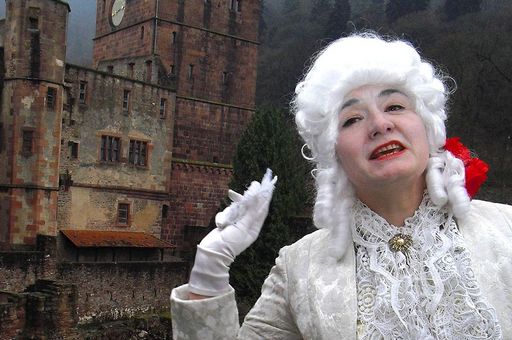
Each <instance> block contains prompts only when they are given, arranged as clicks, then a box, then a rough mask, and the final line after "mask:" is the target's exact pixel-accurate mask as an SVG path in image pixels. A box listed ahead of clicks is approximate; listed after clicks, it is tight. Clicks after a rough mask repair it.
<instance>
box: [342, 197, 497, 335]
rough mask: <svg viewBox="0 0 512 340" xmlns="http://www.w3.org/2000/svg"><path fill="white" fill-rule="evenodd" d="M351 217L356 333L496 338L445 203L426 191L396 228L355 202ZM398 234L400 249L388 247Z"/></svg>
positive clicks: (489, 313)
mask: <svg viewBox="0 0 512 340" xmlns="http://www.w3.org/2000/svg"><path fill="white" fill-rule="evenodd" d="M353 216H354V223H353V224H352V235H353V240H354V243H355V245H356V250H357V257H356V261H357V262H356V265H357V292H358V307H359V308H358V319H359V321H360V324H361V328H360V332H359V335H360V337H361V338H363V339H374V338H379V339H380V338H384V339H501V330H500V327H499V325H498V323H497V318H496V314H495V311H494V309H493V308H492V307H490V306H489V305H488V304H487V303H486V302H485V301H484V300H483V298H482V297H481V295H480V289H479V287H478V283H477V282H476V278H475V276H474V274H473V271H472V269H471V259H470V254H469V251H467V250H466V248H465V246H464V242H463V239H462V237H461V236H460V234H459V233H458V230H457V226H456V223H455V221H454V220H453V218H452V216H451V214H449V213H448V211H447V209H445V208H438V207H436V206H435V205H434V204H433V203H432V201H431V200H430V198H429V196H428V194H426V193H425V194H424V196H423V200H422V202H421V204H420V206H419V208H418V210H417V211H416V212H415V214H414V215H413V216H412V217H410V218H408V219H406V220H405V223H404V226H403V227H400V228H397V227H395V226H393V225H391V224H389V223H388V222H387V221H386V220H385V219H383V218H382V217H381V216H379V215H377V214H376V213H375V212H373V211H372V210H371V209H369V208H368V207H367V206H366V205H364V204H363V203H361V202H360V201H357V202H356V203H355V204H354V207H353ZM399 233H400V234H402V235H401V236H400V238H402V239H404V240H408V239H409V238H410V240H411V241H412V244H410V245H409V247H408V248H407V249H406V250H405V249H404V248H401V250H398V251H397V250H396V249H393V247H390V240H391V239H392V238H393V237H394V236H395V235H397V234H399Z"/></svg>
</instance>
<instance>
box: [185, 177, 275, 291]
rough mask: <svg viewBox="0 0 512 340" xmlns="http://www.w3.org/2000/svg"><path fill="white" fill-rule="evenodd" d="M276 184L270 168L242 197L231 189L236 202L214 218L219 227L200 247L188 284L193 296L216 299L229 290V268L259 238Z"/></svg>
mask: <svg viewBox="0 0 512 340" xmlns="http://www.w3.org/2000/svg"><path fill="white" fill-rule="evenodd" d="M276 181H277V176H275V177H274V178H272V170H270V169H267V172H266V173H265V175H264V176H263V178H262V180H261V184H260V183H259V182H256V181H254V182H252V183H251V185H250V186H249V188H248V189H247V190H246V191H245V192H244V194H243V195H240V194H239V193H236V192H234V191H232V190H229V192H228V196H229V198H230V199H231V200H232V201H233V202H232V203H231V205H230V206H228V207H227V208H226V209H224V210H223V211H222V212H220V213H218V214H217V215H216V216H215V224H216V225H217V228H215V229H213V230H212V231H211V232H210V233H209V234H208V235H206V236H205V238H204V239H203V240H202V241H201V243H200V244H199V245H198V246H197V252H196V259H195V262H194V267H192V272H191V273H190V279H189V283H188V285H189V291H190V292H191V293H195V294H200V295H205V296H217V295H220V294H223V293H225V292H227V291H229V289H230V287H229V266H230V265H231V263H233V261H234V260H235V257H236V256H238V255H239V254H240V253H241V252H243V251H244V250H245V249H247V248H248V247H249V246H250V245H251V244H252V243H253V242H254V241H255V240H256V238H258V234H259V233H260V230H261V227H262V226H263V222H264V221H265V218H266V217H267V214H268V207H269V205H270V200H271V199H272V192H273V191H274V185H275V183H276Z"/></svg>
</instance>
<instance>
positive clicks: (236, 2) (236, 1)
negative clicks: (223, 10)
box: [229, 0, 242, 12]
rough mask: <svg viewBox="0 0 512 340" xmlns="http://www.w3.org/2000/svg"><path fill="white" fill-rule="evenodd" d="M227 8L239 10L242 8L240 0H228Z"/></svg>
mask: <svg viewBox="0 0 512 340" xmlns="http://www.w3.org/2000/svg"><path fill="white" fill-rule="evenodd" d="M229 2H230V5H229V9H230V10H232V11H236V12H240V11H241V10H242V3H241V0H230V1H229Z"/></svg>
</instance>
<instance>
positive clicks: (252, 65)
mask: <svg viewBox="0 0 512 340" xmlns="http://www.w3.org/2000/svg"><path fill="white" fill-rule="evenodd" d="M260 6H261V4H260V1H259V0H251V1H248V0H246V1H244V0H238V1H237V0H187V1H182V0H168V1H162V0H145V1H139V0H98V1H97V17H96V36H95V38H94V51H93V65H92V67H91V68H85V67H81V66H77V65H71V64H69V63H66V62H65V52H66V50H65V49H66V47H65V38H66V25H67V17H68V12H69V10H70V8H69V5H68V4H67V3H66V2H65V1H59V0H20V1H13V0H7V1H6V13H7V15H6V19H5V22H4V23H3V54H4V58H3V60H4V63H3V65H2V66H3V69H1V70H0V72H2V74H1V76H2V82H1V86H2V98H1V108H2V109H1V116H0V163H1V164H5V165H6V166H5V167H3V169H2V171H1V172H0V244H3V245H4V247H5V246H6V245H11V246H13V245H14V246H18V245H19V246H23V245H33V244H35V239H36V235H37V234H45V235H58V234H59V230H67V229H73V230H75V229H79V230H94V231H99V230H109V231H137V232H145V233H148V234H151V235H154V236H156V237H157V238H159V239H163V240H165V241H168V242H169V243H170V244H172V245H173V246H174V247H175V250H177V251H178V253H182V252H187V251H189V250H190V249H191V248H192V247H193V246H194V245H195V242H196V238H195V237H194V235H195V234H197V233H199V234H202V233H203V232H204V229H205V227H207V226H208V224H209V222H210V221H211V218H212V216H213V215H214V214H215V212H216V210H217V208H218V204H219V202H220V201H221V200H222V198H223V197H225V193H226V190H227V183H228V181H229V178H230V175H231V172H232V168H231V165H230V162H231V158H232V156H233V152H234V148H235V145H236V142H237V140H238V138H239V136H240V134H241V132H242V131H243V129H244V127H245V126H246V124H247V122H248V120H249V119H250V117H251V113H252V111H253V109H254V100H255V84H256V64H257V61H256V59H257V47H258V42H257V40H258V34H257V32H258V21H259V15H260Z"/></svg>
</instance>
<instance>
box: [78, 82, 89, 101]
mask: <svg viewBox="0 0 512 340" xmlns="http://www.w3.org/2000/svg"><path fill="white" fill-rule="evenodd" d="M86 92H87V82H85V81H81V82H80V85H79V87H78V101H79V102H80V103H81V104H85V97H86Z"/></svg>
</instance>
